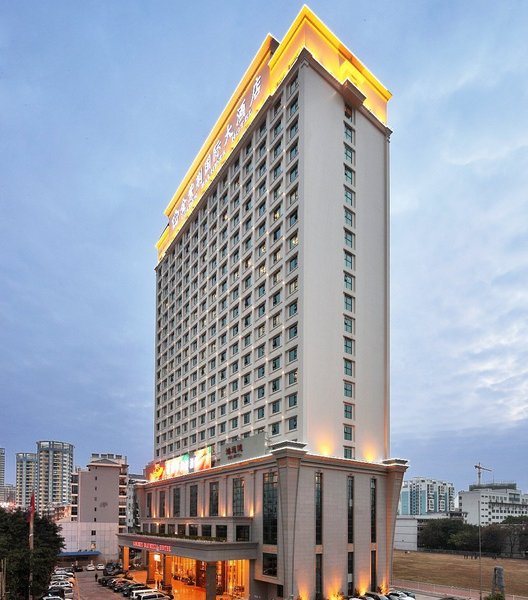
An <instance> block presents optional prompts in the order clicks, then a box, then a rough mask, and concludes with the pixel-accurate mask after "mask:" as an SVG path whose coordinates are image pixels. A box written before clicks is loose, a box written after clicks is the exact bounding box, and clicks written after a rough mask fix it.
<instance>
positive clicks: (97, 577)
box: [95, 573, 99, 583]
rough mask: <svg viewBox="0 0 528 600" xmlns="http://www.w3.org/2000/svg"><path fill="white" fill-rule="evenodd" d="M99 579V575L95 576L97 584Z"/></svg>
mask: <svg viewBox="0 0 528 600" xmlns="http://www.w3.org/2000/svg"><path fill="white" fill-rule="evenodd" d="M98 579H99V575H97V573H96V574H95V583H97V580H98Z"/></svg>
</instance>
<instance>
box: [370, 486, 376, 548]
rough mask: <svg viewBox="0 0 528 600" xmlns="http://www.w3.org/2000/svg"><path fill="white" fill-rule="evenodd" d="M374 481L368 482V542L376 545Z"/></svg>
mask: <svg viewBox="0 0 528 600" xmlns="http://www.w3.org/2000/svg"><path fill="white" fill-rule="evenodd" d="M376 492H377V490H376V479H374V478H372V479H371V480H370V541H371V543H373V544H375V543H376V496H377V493H376Z"/></svg>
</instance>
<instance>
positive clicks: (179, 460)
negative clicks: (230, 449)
mask: <svg viewBox="0 0 528 600" xmlns="http://www.w3.org/2000/svg"><path fill="white" fill-rule="evenodd" d="M211 457H212V453H211V446H208V447H207V448H202V449H201V450H196V451H195V452H191V453H187V454H183V455H182V456H177V457H176V458H169V459H168V460H162V461H159V462H156V463H152V464H150V465H149V466H148V467H147V479H148V480H149V481H161V480H162V479H172V478H173V477H180V476H181V475H188V474H189V473H196V472H198V471H205V470H206V469H210V468H211V465H212V462H211Z"/></svg>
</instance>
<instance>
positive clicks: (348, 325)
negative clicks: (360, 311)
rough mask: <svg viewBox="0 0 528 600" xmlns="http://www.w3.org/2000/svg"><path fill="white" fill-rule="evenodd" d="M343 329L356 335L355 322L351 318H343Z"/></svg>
mask: <svg viewBox="0 0 528 600" xmlns="http://www.w3.org/2000/svg"><path fill="white" fill-rule="evenodd" d="M344 327H345V331H346V332H347V333H356V320H355V319H353V318H352V317H347V316H345V318H344Z"/></svg>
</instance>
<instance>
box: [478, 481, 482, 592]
mask: <svg viewBox="0 0 528 600" xmlns="http://www.w3.org/2000/svg"><path fill="white" fill-rule="evenodd" d="M479 494H480V490H479ZM478 545H479V598H480V600H482V531H481V527H480V500H479V501H478Z"/></svg>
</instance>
